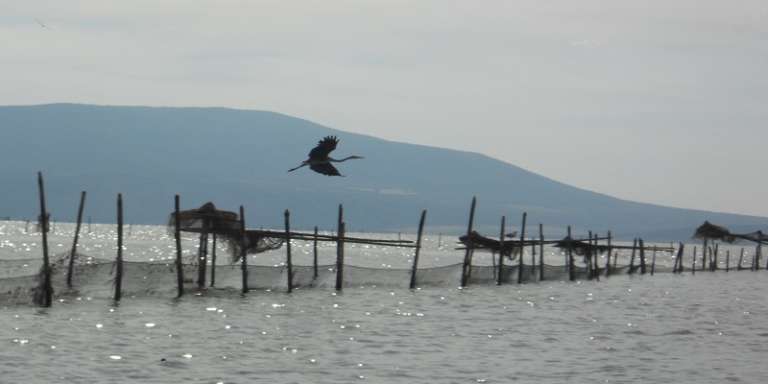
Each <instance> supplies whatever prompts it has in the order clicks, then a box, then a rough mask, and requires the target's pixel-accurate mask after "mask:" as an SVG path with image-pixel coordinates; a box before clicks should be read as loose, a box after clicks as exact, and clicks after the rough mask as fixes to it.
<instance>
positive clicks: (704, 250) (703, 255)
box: [701, 239, 709, 271]
mask: <svg viewBox="0 0 768 384" xmlns="http://www.w3.org/2000/svg"><path fill="white" fill-rule="evenodd" d="M707 240H709V239H704V247H702V248H701V270H702V271H703V270H705V269H707V248H708V246H707V243H708V241H707Z"/></svg>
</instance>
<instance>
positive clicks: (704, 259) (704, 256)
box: [673, 239, 768, 274]
mask: <svg viewBox="0 0 768 384" xmlns="http://www.w3.org/2000/svg"><path fill="white" fill-rule="evenodd" d="M708 242H709V239H705V240H704V246H703V247H702V252H701V267H700V269H699V271H709V272H714V271H716V270H718V269H721V268H720V266H719V265H720V264H719V262H718V257H719V253H720V250H719V248H720V244H714V246H712V245H708ZM680 247H681V249H680V251H679V252H678V254H677V258H676V259H675V265H674V267H673V272H674V273H682V272H683V271H684V267H683V251H682V247H683V246H682V244H681V246H680ZM762 253H763V247H762V244H761V243H758V244H757V245H756V246H755V255H754V256H753V257H752V261H751V262H750V264H749V268H745V267H744V248H743V247H742V248H741V251H740V254H739V261H738V262H737V263H736V270H737V271H741V270H747V269H748V270H750V271H757V270H760V259H761V258H762ZM697 254H698V247H696V246H694V247H693V256H692V259H691V273H692V274H696V268H697V267H696V261H697ZM764 269H765V270H768V260H766V264H765V267H764ZM730 270H731V251H730V250H726V251H725V271H726V272H729V271H730Z"/></svg>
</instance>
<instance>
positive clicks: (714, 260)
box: [709, 244, 720, 272]
mask: <svg viewBox="0 0 768 384" xmlns="http://www.w3.org/2000/svg"><path fill="white" fill-rule="evenodd" d="M719 253H720V244H715V250H714V252H712V253H711V256H710V261H709V270H710V271H712V272H714V271H716V270H717V269H718V265H717V256H718V254H719Z"/></svg>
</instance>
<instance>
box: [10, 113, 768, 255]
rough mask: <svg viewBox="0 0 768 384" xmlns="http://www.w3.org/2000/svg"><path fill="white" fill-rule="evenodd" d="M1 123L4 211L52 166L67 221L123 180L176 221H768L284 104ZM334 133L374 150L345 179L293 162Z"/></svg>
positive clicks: (367, 225) (26, 116)
mask: <svg viewBox="0 0 768 384" xmlns="http://www.w3.org/2000/svg"><path fill="white" fill-rule="evenodd" d="M0 130H2V131H3V132H5V135H4V136H6V139H5V140H2V141H0V158H4V160H3V161H0V174H2V175H4V177H3V179H5V180H6V183H4V187H3V188H1V189H0V190H1V191H3V192H4V193H3V194H4V195H5V196H6V197H5V198H4V199H0V217H3V216H12V217H35V216H36V214H35V208H36V206H35V192H36V190H35V189H34V188H35V185H34V175H35V173H36V172H37V171H38V170H43V171H44V172H45V176H46V181H47V187H48V189H49V193H48V195H49V200H50V201H51V202H50V206H51V208H50V210H51V211H52V212H53V214H54V216H55V217H58V218H60V219H71V218H72V217H74V213H75V212H74V211H75V209H76V206H75V205H76V200H77V197H78V196H79V191H80V190H82V189H84V190H87V191H88V193H89V202H88V203H87V207H86V209H87V210H88V211H89V213H90V215H92V216H93V217H94V219H96V220H97V221H105V222H109V221H114V218H113V217H112V216H114V213H113V211H114V195H115V194H116V193H117V192H122V193H123V195H124V198H125V200H126V208H127V209H128V211H127V220H129V221H130V222H135V223H162V222H164V221H165V219H166V218H167V215H168V213H170V209H171V208H172V204H171V203H169V202H172V198H173V194H174V193H180V194H181V196H182V202H183V205H184V207H185V208H191V207H193V206H199V205H201V204H202V203H203V202H205V201H208V200H211V201H214V202H215V203H216V204H217V205H218V206H220V207H221V208H223V209H231V210H236V207H237V206H238V205H240V204H244V205H246V212H247V221H248V222H249V223H253V225H257V226H261V225H264V226H274V227H279V226H280V225H281V223H282V214H281V213H282V210H283V209H286V208H287V209H291V211H292V213H293V215H292V217H293V218H294V221H295V224H294V225H295V226H297V227H304V228H309V227H311V226H313V225H320V226H321V227H325V228H329V229H331V228H332V227H333V223H335V210H336V206H337V204H339V203H344V205H345V210H346V212H347V213H348V216H347V220H348V222H349V223H350V225H351V227H352V228H353V229H355V228H357V229H365V230H397V229H402V228H406V227H407V228H411V227H414V226H415V223H416V221H417V218H418V217H417V216H418V214H419V211H420V210H421V209H428V210H429V213H428V216H427V227H428V228H441V229H445V230H446V231H449V230H450V231H452V232H457V233H458V232H460V231H461V230H462V228H463V227H464V226H465V225H466V224H465V222H466V216H467V213H468V208H469V202H470V200H471V198H472V196H473V195H477V196H478V199H479V201H478V207H479V210H478V218H477V222H478V225H479V227H480V228H481V229H483V230H489V231H491V230H492V231H494V232H495V231H497V230H498V229H492V228H495V227H497V226H498V220H499V218H500V216H501V215H507V217H508V222H509V221H513V222H514V221H516V220H514V219H513V217H519V215H520V214H521V213H522V211H523V210H526V211H528V215H529V223H531V224H534V223H535V224H537V223H538V222H543V223H545V224H546V225H547V228H548V230H550V231H558V232H560V231H561V230H562V229H563V228H564V226H566V225H568V224H572V225H574V227H575V228H577V230H581V231H584V230H586V229H595V230H598V231H605V230H607V229H611V228H612V229H614V230H615V233H616V234H617V235H619V236H623V237H627V236H634V235H642V234H643V233H664V232H665V231H668V232H670V233H672V232H675V233H679V231H681V230H682V229H684V228H690V231H691V233H692V232H693V229H694V228H695V226H696V225H698V224H700V223H701V222H703V221H704V220H705V219H709V220H711V221H713V222H718V223H720V224H723V225H726V226H728V225H738V226H741V227H750V228H755V229H760V228H765V227H768V219H766V218H763V217H759V216H751V215H740V214H730V213H720V212H712V211H703V210H691V209H683V208H676V207H666V206H661V205H657V204H648V203H639V202H633V201H629V200H625V199H620V198H616V197H612V196H609V195H606V194H602V193H599V192H594V191H589V190H587V189H583V188H579V187H574V186H571V185H568V184H565V183H562V182H559V181H557V180H554V179H551V178H548V177H546V176H542V175H539V174H536V173H534V172H532V171H529V170H526V169H524V168H522V167H519V166H516V165H514V164H510V163H507V162H504V161H502V160H499V159H495V158H492V157H490V156H487V155H484V154H480V153H475V152H469V151H460V150H453V149H442V148H436V147H430V146H427V145H423V144H413V143H400V142H397V141H392V140H386V139H380V138H376V137H374V136H370V135H362V134H353V133H348V132H344V131H341V130H338V129H334V128H332V127H328V126H324V125H321V124H316V123H314V122H312V121H310V120H306V119H301V118H295V117H292V116H289V115H285V114H282V113H279V112H272V111H258V110H246V109H236V108H228V107H144V106H103V105H92V104H73V103H54V104H42V105H26V106H0ZM327 134H335V135H337V136H339V137H340V138H341V143H340V145H339V148H338V149H337V150H336V151H335V152H334V154H337V156H338V157H343V156H347V155H352V154H356V155H363V156H365V157H366V159H364V160H359V161H354V162H345V163H343V164H340V165H339V168H340V170H341V172H342V174H345V175H348V177H345V178H328V177H325V176H321V175H317V174H314V173H312V172H311V171H308V170H306V169H302V170H299V171H296V172H293V173H291V174H287V173H286V171H287V169H289V168H291V167H293V166H296V165H298V164H299V163H300V162H301V161H302V160H304V159H305V157H306V153H307V152H309V150H310V149H311V148H312V147H313V146H314V145H315V144H316V142H317V140H318V139H320V138H321V137H322V136H325V135H327ZM302 171H305V172H302ZM132 203H133V204H134V205H133V209H131V207H132ZM89 213H87V214H86V215H88V214H89ZM411 222H413V223H411ZM492 233H493V232H492ZM558 235H559V234H558ZM654 236H656V237H659V238H662V237H663V236H659V235H654ZM665 240H666V239H665Z"/></svg>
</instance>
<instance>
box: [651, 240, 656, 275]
mask: <svg viewBox="0 0 768 384" xmlns="http://www.w3.org/2000/svg"><path fill="white" fill-rule="evenodd" d="M654 272H656V247H655V246H654V247H653V256H651V276H653V273H654Z"/></svg>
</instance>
